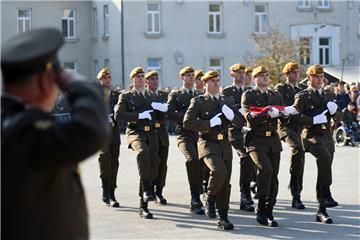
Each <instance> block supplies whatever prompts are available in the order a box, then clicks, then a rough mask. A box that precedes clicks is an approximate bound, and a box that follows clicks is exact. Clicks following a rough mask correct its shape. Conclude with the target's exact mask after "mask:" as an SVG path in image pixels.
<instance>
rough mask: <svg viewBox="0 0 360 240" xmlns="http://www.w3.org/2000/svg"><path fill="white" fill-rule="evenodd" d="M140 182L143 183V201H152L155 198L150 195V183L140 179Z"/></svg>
mask: <svg viewBox="0 0 360 240" xmlns="http://www.w3.org/2000/svg"><path fill="white" fill-rule="evenodd" d="M141 182H142V185H143V195H142V198H143V201H144V202H150V201H154V200H155V199H154V198H153V196H152V195H151V183H150V181H147V180H142V181H141Z"/></svg>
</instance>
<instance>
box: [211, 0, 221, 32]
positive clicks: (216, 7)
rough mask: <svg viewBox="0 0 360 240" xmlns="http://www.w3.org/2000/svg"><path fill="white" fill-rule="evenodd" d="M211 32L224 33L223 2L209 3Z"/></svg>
mask: <svg viewBox="0 0 360 240" xmlns="http://www.w3.org/2000/svg"><path fill="white" fill-rule="evenodd" d="M209 33H217V34H218V33H222V23H221V4H209Z"/></svg>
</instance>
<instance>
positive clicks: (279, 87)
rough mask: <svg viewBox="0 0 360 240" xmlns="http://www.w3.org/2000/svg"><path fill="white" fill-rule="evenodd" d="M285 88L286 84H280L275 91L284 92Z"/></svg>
mask: <svg viewBox="0 0 360 240" xmlns="http://www.w3.org/2000/svg"><path fill="white" fill-rule="evenodd" d="M284 88H285V83H282V82H281V83H278V84H276V85H275V87H274V90H275V91H282V90H283V89H284Z"/></svg>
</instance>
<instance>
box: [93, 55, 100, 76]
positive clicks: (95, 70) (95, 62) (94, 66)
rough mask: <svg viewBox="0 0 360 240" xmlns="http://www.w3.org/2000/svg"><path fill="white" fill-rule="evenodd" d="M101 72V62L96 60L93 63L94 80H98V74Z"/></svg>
mask: <svg viewBox="0 0 360 240" xmlns="http://www.w3.org/2000/svg"><path fill="white" fill-rule="evenodd" d="M99 71H100V69H99V62H98V60H96V59H95V60H94V61H93V78H94V79H96V78H97V74H98V72H99Z"/></svg>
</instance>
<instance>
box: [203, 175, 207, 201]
mask: <svg viewBox="0 0 360 240" xmlns="http://www.w3.org/2000/svg"><path fill="white" fill-rule="evenodd" d="M207 186H208V182H207V181H206V180H203V182H202V190H203V193H202V195H203V200H204V201H206V199H207Z"/></svg>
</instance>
